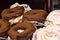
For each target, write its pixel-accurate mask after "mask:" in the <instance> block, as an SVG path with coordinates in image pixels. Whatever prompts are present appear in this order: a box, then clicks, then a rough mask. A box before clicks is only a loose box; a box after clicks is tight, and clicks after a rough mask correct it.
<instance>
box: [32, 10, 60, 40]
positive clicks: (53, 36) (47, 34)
mask: <svg viewBox="0 0 60 40" xmlns="http://www.w3.org/2000/svg"><path fill="white" fill-rule="evenodd" d="M45 26H46V27H43V28H40V29H38V30H36V32H35V33H34V34H33V38H32V40H60V10H55V11H52V12H51V13H50V14H49V15H48V16H47V18H46V21H45Z"/></svg>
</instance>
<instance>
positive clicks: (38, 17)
mask: <svg viewBox="0 0 60 40" xmlns="http://www.w3.org/2000/svg"><path fill="white" fill-rule="evenodd" d="M22 15H23V18H22V22H20V21H19V22H17V23H14V24H12V25H11V23H10V22H9V20H10V19H15V18H17V17H19V16H22ZM1 16H2V20H0V27H1V28H0V34H1V35H0V37H4V36H9V37H10V38H11V40H32V35H33V33H34V32H35V31H36V28H37V27H36V26H34V25H33V24H32V23H30V22H27V21H38V22H41V23H44V21H45V18H46V16H47V12H46V11H44V10H30V11H27V12H26V13H24V7H23V6H16V7H14V8H7V9H5V10H3V11H2V13H1ZM18 30H24V31H22V32H18Z"/></svg>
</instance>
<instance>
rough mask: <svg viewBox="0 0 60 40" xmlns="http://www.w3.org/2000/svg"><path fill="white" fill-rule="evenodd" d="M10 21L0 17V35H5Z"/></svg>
mask: <svg viewBox="0 0 60 40" xmlns="http://www.w3.org/2000/svg"><path fill="white" fill-rule="evenodd" d="M9 26H10V23H9V22H8V21H6V20H3V19H0V37H5V38H6V37H7V32H8V30H9V28H10V27H9Z"/></svg>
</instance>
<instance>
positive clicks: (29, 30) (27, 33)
mask: <svg viewBox="0 0 60 40" xmlns="http://www.w3.org/2000/svg"><path fill="white" fill-rule="evenodd" d="M19 29H23V30H24V31H23V32H17V30H19ZM35 30H36V29H35V27H34V26H33V25H32V24H30V23H28V22H21V23H18V24H16V25H14V26H13V27H12V28H11V29H10V30H9V32H8V34H9V36H10V37H11V38H12V39H13V40H14V39H15V40H17V39H19V40H26V39H28V38H30V37H31V36H32V34H33V33H34V31H35ZM18 37H19V38H18ZM21 38H22V39H21ZM24 38H25V39H24Z"/></svg>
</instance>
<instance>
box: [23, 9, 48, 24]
mask: <svg viewBox="0 0 60 40" xmlns="http://www.w3.org/2000/svg"><path fill="white" fill-rule="evenodd" d="M47 15H48V13H47V12H46V11H45V10H37V9H35V10H30V11H28V12H26V13H25V14H24V15H23V21H38V22H41V23H44V21H45V19H46V17H47Z"/></svg>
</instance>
